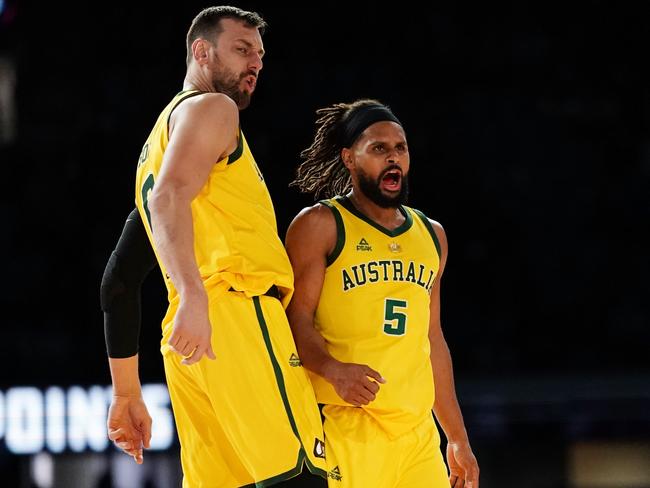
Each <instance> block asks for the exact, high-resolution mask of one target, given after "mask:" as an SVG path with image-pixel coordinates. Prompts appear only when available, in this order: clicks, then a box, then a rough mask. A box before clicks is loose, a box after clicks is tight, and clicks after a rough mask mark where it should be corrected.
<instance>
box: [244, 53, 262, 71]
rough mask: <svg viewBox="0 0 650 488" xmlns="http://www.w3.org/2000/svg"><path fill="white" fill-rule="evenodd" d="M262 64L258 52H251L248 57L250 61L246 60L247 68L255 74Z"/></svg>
mask: <svg viewBox="0 0 650 488" xmlns="http://www.w3.org/2000/svg"><path fill="white" fill-rule="evenodd" d="M262 66H264V63H263V62H262V57H261V56H260V55H259V53H253V54H252V55H251V57H250V61H249V62H248V69H250V70H251V71H254V72H255V75H257V74H258V73H259V72H260V71H261V70H262Z"/></svg>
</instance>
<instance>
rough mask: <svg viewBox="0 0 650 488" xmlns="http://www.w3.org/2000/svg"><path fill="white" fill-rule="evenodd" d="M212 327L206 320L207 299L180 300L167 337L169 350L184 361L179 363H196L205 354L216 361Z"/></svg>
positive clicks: (193, 297) (195, 297) (196, 297)
mask: <svg viewBox="0 0 650 488" xmlns="http://www.w3.org/2000/svg"><path fill="white" fill-rule="evenodd" d="M211 338H212V325H210V320H209V318H208V304H207V297H205V296H204V295H203V296H200V295H199V296H191V297H189V298H185V299H184V298H181V302H180V305H179V306H178V310H177V311H176V316H175V317H174V329H173V331H172V335H171V336H170V337H169V342H168V343H169V348H170V349H171V350H172V351H174V352H175V353H177V354H180V355H181V356H183V357H184V358H185V359H183V360H182V361H181V363H183V364H185V365H190V364H194V363H198V362H199V361H200V360H201V358H202V357H203V355H204V354H205V355H206V356H207V357H208V358H210V359H216V356H215V355H214V351H212V344H211V342H210V341H211Z"/></svg>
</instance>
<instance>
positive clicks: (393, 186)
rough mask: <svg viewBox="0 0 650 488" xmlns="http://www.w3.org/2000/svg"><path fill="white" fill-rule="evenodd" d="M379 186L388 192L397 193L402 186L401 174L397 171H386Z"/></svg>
mask: <svg viewBox="0 0 650 488" xmlns="http://www.w3.org/2000/svg"><path fill="white" fill-rule="evenodd" d="M381 186H382V188H384V189H386V190H388V191H399V190H400V188H401V186H402V172H401V171H400V170H398V169H391V170H390V171H387V172H386V173H384V176H382V178H381Z"/></svg>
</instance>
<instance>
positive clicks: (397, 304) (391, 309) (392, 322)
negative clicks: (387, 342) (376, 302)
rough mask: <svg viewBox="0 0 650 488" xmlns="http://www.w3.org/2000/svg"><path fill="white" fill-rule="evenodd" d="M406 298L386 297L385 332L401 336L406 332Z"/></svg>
mask: <svg viewBox="0 0 650 488" xmlns="http://www.w3.org/2000/svg"><path fill="white" fill-rule="evenodd" d="M407 305H408V303H407V302H406V300H398V299H396V298H386V303H385V306H384V332H385V333H386V334H388V335H395V336H401V335H404V333H405V332H406V307H407Z"/></svg>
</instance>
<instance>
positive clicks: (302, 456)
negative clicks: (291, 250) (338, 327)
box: [251, 296, 327, 488]
mask: <svg viewBox="0 0 650 488" xmlns="http://www.w3.org/2000/svg"><path fill="white" fill-rule="evenodd" d="M253 305H254V306H255V315H257V321H258V322H259V324H260V329H261V330H262V337H263V338H264V345H265V346H266V350H267V351H268V353H269V357H270V359H271V364H272V365H273V372H274V373H275V380H276V382H277V383H278V389H279V390H280V396H281V397H282V403H283V404H284V409H285V410H286V412H287V417H288V418H289V424H290V425H291V430H292V431H293V433H294V435H295V436H296V438H297V439H298V443H299V444H300V450H299V451H298V462H297V463H296V466H295V467H294V468H292V469H290V470H289V471H286V472H284V473H281V474H278V475H276V476H273V477H271V478H268V479H266V480H263V481H258V482H257V483H255V484H254V485H251V486H255V487H256V488H264V487H266V486H270V485H274V484H275V483H277V482H279V481H283V480H286V479H289V478H293V477H294V476H297V475H299V474H300V473H301V472H302V466H303V462H305V463H306V464H307V469H309V471H310V472H311V473H313V474H316V475H318V476H322V477H323V478H327V473H326V472H325V471H324V470H322V469H320V468H317V467H316V466H314V465H313V464H312V462H311V461H310V460H309V457H308V456H307V454H306V453H305V446H304V445H303V443H302V439H301V438H300V434H299V433H298V427H297V426H296V421H295V419H294V417H293V412H292V411H291V404H290V403H289V398H288V397H287V390H286V387H285V385H284V377H283V376H282V369H280V364H279V363H278V360H277V358H276V357H275V353H274V352H273V346H272V344H271V337H270V336H269V329H268V326H267V325H266V320H265V319H264V313H263V312H262V305H261V304H260V297H257V296H256V297H253Z"/></svg>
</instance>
